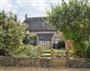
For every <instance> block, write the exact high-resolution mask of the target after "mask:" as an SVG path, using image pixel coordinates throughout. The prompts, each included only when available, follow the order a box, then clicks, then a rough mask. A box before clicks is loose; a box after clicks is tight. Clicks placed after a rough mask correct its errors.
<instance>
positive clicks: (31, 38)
mask: <svg viewBox="0 0 90 71" xmlns="http://www.w3.org/2000/svg"><path fill="white" fill-rule="evenodd" d="M23 43H24V44H25V45H26V44H31V45H36V44H37V36H36V35H35V34H34V33H31V32H29V33H28V34H26V35H25V37H24V39H23Z"/></svg>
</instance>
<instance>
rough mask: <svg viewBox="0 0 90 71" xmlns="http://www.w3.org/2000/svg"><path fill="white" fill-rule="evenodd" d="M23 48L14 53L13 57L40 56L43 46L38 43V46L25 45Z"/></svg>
mask: <svg viewBox="0 0 90 71" xmlns="http://www.w3.org/2000/svg"><path fill="white" fill-rule="evenodd" d="M24 47H25V48H24V49H22V51H21V52H19V53H18V54H16V55H15V56H14V57H24V58H40V56H41V52H43V51H44V48H43V47H41V46H40V45H38V46H32V45H26V46H24Z"/></svg>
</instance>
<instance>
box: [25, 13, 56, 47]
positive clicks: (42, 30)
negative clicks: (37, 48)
mask: <svg viewBox="0 0 90 71" xmlns="http://www.w3.org/2000/svg"><path fill="white" fill-rule="evenodd" d="M24 23H26V24H27V25H28V27H29V31H30V32H33V33H35V34H37V37H38V39H37V43H38V44H40V45H43V46H45V47H49V48H51V47H52V46H53V43H55V42H57V41H58V37H57V34H56V31H57V29H56V28H55V27H54V26H52V25H50V24H48V23H47V22H46V21H45V17H27V15H25V20H24Z"/></svg>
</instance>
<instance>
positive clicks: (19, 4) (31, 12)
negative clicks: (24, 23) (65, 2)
mask: <svg viewBox="0 0 90 71" xmlns="http://www.w3.org/2000/svg"><path fill="white" fill-rule="evenodd" d="M0 2H1V4H0V7H1V10H5V11H12V12H15V13H16V14H17V15H18V18H19V19H21V20H24V15H25V14H28V16H46V9H50V7H51V5H56V4H57V3H58V2H59V0H0Z"/></svg>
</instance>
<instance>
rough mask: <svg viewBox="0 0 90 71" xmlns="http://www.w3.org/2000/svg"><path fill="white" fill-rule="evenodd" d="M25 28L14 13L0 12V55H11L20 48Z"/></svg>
mask: <svg viewBox="0 0 90 71" xmlns="http://www.w3.org/2000/svg"><path fill="white" fill-rule="evenodd" d="M25 29H26V27H25V25H23V24H22V23H21V22H19V21H17V17H16V15H14V14H12V13H5V12H4V11H2V12H0V51H1V52H0V55H5V56H12V55H15V54H16V53H18V52H19V51H20V50H21V49H22V45H23V43H22V41H23V38H24V36H25Z"/></svg>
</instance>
